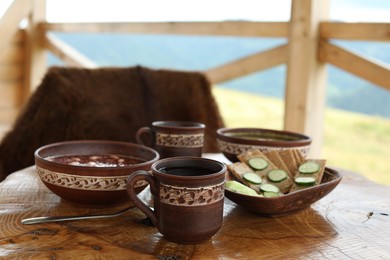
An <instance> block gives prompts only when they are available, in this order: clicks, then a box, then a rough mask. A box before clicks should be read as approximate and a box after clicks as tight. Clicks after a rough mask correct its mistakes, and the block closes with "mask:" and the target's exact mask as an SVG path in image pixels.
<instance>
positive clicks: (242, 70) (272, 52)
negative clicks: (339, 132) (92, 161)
mask: <svg viewBox="0 0 390 260" xmlns="http://www.w3.org/2000/svg"><path fill="white" fill-rule="evenodd" d="M33 3H34V4H33ZM328 4H329V3H328V1H324V0H292V10H291V20H290V22H247V21H245V22H243V21H226V22H161V23H160V22H158V23H155V22H154V23H48V22H46V19H45V15H44V10H45V8H44V7H45V0H35V1H26V0H14V1H13V3H12V5H11V6H10V8H9V9H8V12H7V13H6V14H5V15H4V16H3V17H2V18H1V20H0V33H1V38H2V40H1V41H0V66H1V67H0V89H1V88H3V89H4V88H6V89H7V93H12V94H10V95H17V96H18V97H17V98H15V107H16V109H19V108H20V106H21V105H22V104H23V102H25V101H26V100H27V98H28V96H29V95H30V93H31V91H33V90H34V87H36V86H37V85H38V84H39V82H40V80H41V78H42V75H43V74H44V73H45V70H46V57H45V53H46V51H50V52H52V53H53V54H54V55H56V56H57V57H59V58H60V59H61V60H63V61H64V63H65V64H67V65H69V66H79V67H88V68H95V67H97V65H96V64H95V63H94V62H93V61H91V60H89V59H88V58H86V57H85V56H84V55H83V54H81V53H79V52H78V51H76V50H75V49H74V48H72V47H71V46H69V45H68V44H66V43H65V42H63V41H61V40H60V39H59V38H57V37H55V36H54V35H53V34H50V32H64V33H72V32H83V33H103V32H104V33H138V34H140V33H143V34H175V35H208V36H237V37H244V36H245V37H248V36H251V37H281V38H286V39H287V40H288V43H287V44H283V45H280V46H277V47H274V48H272V49H269V50H266V51H263V52H259V53H256V54H253V55H251V56H247V57H244V58H241V59H238V60H235V61H232V62H230V63H228V64H223V65H221V66H218V67H215V68H212V69H209V70H206V71H204V72H205V74H206V75H207V76H208V77H209V79H210V80H211V81H212V82H213V83H221V82H224V81H227V80H230V79H233V78H238V77H242V76H245V75H248V74H251V73H254V72H257V71H261V70H264V69H268V68H271V67H274V66H277V65H280V64H286V65H287V80H286V93H285V115H284V129H286V130H290V131H296V132H302V133H306V134H308V135H310V136H312V137H313V140H314V142H313V146H312V147H313V148H312V153H313V154H315V155H318V154H320V150H321V147H322V140H323V124H324V111H325V99H326V95H325V89H326V78H327V76H326V66H325V65H326V64H332V65H334V66H337V67H339V68H341V69H343V70H346V71H348V72H351V73H353V74H355V75H357V76H359V77H361V78H363V79H366V80H368V81H370V82H372V83H374V84H376V85H378V86H380V87H383V88H385V89H387V90H390V68H389V66H388V65H386V64H382V63H380V62H377V61H374V60H371V59H369V58H366V57H363V56H361V55H358V54H356V53H353V52H351V51H349V50H346V49H344V48H342V47H339V46H336V45H334V44H333V43H331V41H330V40H333V39H343V40H369V41H390V23H335V22H329V21H328V19H327V16H328V12H327V11H326V10H328ZM24 18H28V21H29V25H28V27H27V29H25V30H23V31H21V30H20V29H18V24H19V22H20V20H22V19H24ZM17 31H19V36H15V33H17ZM21 32H23V33H21ZM15 37H16V39H17V38H18V37H19V38H23V40H24V45H23V48H22V49H21V50H23V51H24V54H25V58H24V59H23V64H24V66H23V68H24V69H23V70H22V71H23V75H24V76H23V82H22V83H20V82H19V83H18V84H19V85H21V86H19V87H17V86H16V85H17V84H16V83H15V85H13V86H12V84H11V85H10V84H8V85H7V86H8V87H4V86H5V85H6V84H5V83H4V82H5V81H4V79H2V78H1V77H2V75H3V76H4V75H5V74H7V73H4V71H7V69H8V70H9V69H10V68H11V67H12V66H10V64H9V62H8V63H7V61H8V60H10V59H11V58H14V57H11V58H9V57H8V58H4V56H5V55H4V53H6V52H7V50H8V49H9V48H11V46H14V45H15V43H17V42H18V41H17V40H15ZM11 60H12V59H11ZM19 69H20V68H19ZM15 70H16V69H15ZM2 71H3V73H2ZM15 93H16V94H15ZM5 99H6V98H4V97H0V106H2V105H1V104H2V103H5V102H6V101H5ZM3 113H4V112H3ZM10 113H11V112H10ZM2 117H3V118H6V117H7V116H6V115H3V114H1V113H0V120H1V118H2Z"/></svg>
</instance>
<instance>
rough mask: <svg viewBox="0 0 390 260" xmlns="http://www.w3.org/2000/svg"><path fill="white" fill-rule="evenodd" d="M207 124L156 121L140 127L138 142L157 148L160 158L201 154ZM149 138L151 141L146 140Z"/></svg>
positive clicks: (137, 136)
mask: <svg viewBox="0 0 390 260" xmlns="http://www.w3.org/2000/svg"><path fill="white" fill-rule="evenodd" d="M205 128H206V126H205V125H204V124H202V123H197V122H185V121H156V122H153V123H152V126H151V127H148V126H145V127H141V128H140V129H138V131H137V133H136V140H137V143H138V144H142V145H145V146H149V147H151V148H153V149H155V150H156V151H157V152H158V153H159V154H160V158H168V157H175V156H199V157H200V156H201V155H202V149H203V142H204V131H205ZM146 138H148V139H149V140H150V141H149V143H147V142H145V141H144V140H145V139H146Z"/></svg>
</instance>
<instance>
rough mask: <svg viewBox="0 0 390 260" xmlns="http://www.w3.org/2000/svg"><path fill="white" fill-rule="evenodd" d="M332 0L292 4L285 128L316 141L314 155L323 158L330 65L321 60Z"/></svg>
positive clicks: (303, 0)
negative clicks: (321, 25)
mask: <svg viewBox="0 0 390 260" xmlns="http://www.w3.org/2000/svg"><path fill="white" fill-rule="evenodd" d="M328 6H329V1H328V0H294V1H292V10H291V12H292V13H291V22H290V38H289V53H288V62H287V64H288V66H287V82H286V83H287V86H286V93H285V117H284V128H285V129H286V130H290V131H293V132H299V133H304V134H307V135H309V136H310V137H311V138H312V140H313V141H312V145H311V150H310V156H315V157H317V156H320V155H321V148H322V142H323V127H324V122H323V120H324V113H325V105H326V94H325V89H326V66H325V63H323V62H319V61H318V60H317V50H318V43H319V37H320V35H319V23H320V22H321V21H324V20H325V19H326V18H327V16H328Z"/></svg>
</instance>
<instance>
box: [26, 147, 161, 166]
mask: <svg viewBox="0 0 390 260" xmlns="http://www.w3.org/2000/svg"><path fill="white" fill-rule="evenodd" d="M64 144H66V145H73V144H102V145H104V144H107V145H109V144H114V145H124V146H127V147H135V148H138V149H144V150H147V151H149V152H151V153H152V154H154V157H153V158H152V159H151V160H147V161H144V162H140V163H136V164H132V165H126V166H121V167H115V166H108V167H99V169H100V168H101V169H104V170H112V169H123V170H127V169H132V168H134V167H143V166H147V165H149V164H152V163H154V162H156V161H158V160H159V159H160V154H159V153H158V152H157V151H156V150H154V149H152V148H150V147H147V146H144V145H140V144H136V143H131V142H124V141H113V140H71V141H61V142H55V143H50V144H47V145H43V146H41V147H39V148H38V149H36V150H35V152H34V157H35V159H36V160H38V161H40V162H42V163H45V164H48V165H51V166H57V165H62V166H66V167H69V168H70V169H85V170H93V169H96V168H97V167H94V166H79V165H70V164H63V163H58V162H53V161H49V160H47V159H46V158H45V157H42V156H41V155H40V154H39V153H40V152H41V151H42V150H45V149H48V148H52V147H56V146H61V145H64Z"/></svg>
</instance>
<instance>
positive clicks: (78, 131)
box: [0, 66, 223, 181]
mask: <svg viewBox="0 0 390 260" xmlns="http://www.w3.org/2000/svg"><path fill="white" fill-rule="evenodd" d="M157 120H176V121H196V122H202V123H204V124H206V134H205V146H204V149H203V151H204V152H217V151H218V148H217V146H216V133H215V131H216V129H218V128H220V127H223V121H222V118H221V116H220V114H219V110H218V107H217V104H216V102H215V99H214V97H213V95H212V92H211V87H210V83H209V82H208V80H207V79H206V78H205V76H204V75H203V74H201V73H198V72H183V71H170V70H152V69H148V68H144V67H140V66H137V67H130V68H100V69H79V68H61V67H53V68H51V69H49V71H48V73H47V74H46V76H45V77H44V79H43V81H42V83H41V84H40V85H39V87H38V88H37V89H36V91H35V92H34V94H33V95H32V96H31V97H30V99H29V101H28V103H27V104H26V106H25V108H24V110H23V111H22V112H21V113H20V115H19V117H18V118H17V120H16V122H15V124H14V126H13V129H12V130H11V131H10V132H9V133H7V135H6V136H5V137H4V139H3V141H2V143H1V144H0V181H1V180H2V179H4V178H5V177H6V176H7V175H8V174H10V173H12V172H14V171H16V170H19V169H22V168H24V167H27V166H30V165H33V164H34V151H35V150H36V149H37V148H39V147H40V146H43V145H45V144H49V143H53V142H58V141H65V140H81V139H104V140H118V141H127V142H133V143H135V142H136V141H135V133H136V131H137V130H138V128H140V127H142V126H150V125H151V122H152V121H157Z"/></svg>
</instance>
